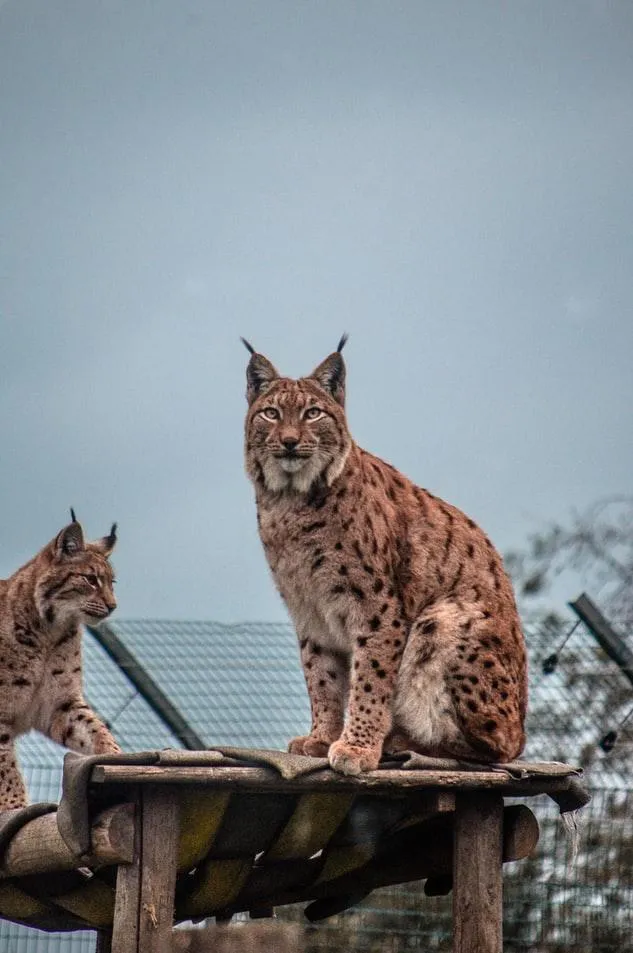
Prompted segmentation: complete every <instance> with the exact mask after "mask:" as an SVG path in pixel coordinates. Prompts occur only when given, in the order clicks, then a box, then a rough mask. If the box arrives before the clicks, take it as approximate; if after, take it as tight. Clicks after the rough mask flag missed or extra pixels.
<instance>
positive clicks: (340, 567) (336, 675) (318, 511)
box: [244, 336, 527, 774]
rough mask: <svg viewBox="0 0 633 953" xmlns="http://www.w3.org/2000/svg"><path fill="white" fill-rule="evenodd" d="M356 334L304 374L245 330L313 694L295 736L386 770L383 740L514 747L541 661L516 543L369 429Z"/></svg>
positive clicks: (440, 746)
mask: <svg viewBox="0 0 633 953" xmlns="http://www.w3.org/2000/svg"><path fill="white" fill-rule="evenodd" d="M345 340H346V337H345V336H344V337H343V338H342V340H341V342H340V344H339V347H338V349H337V351H336V352H335V353H333V354H331V355H330V356H329V357H328V358H326V360H325V361H323V363H322V364H320V365H319V366H318V367H317V368H316V370H315V371H313V373H312V374H311V375H310V376H309V377H303V378H300V379H299V380H293V379H290V378H287V377H281V376H280V375H279V374H278V373H277V371H276V370H275V368H274V367H273V365H272V364H271V363H270V362H269V361H268V360H267V359H266V358H265V357H264V356H263V355H261V354H258V353H256V352H255V351H254V350H253V348H252V347H251V346H250V345H249V344H248V343H247V342H244V343H245V344H246V346H247V348H248V349H249V351H250V352H251V355H252V356H251V359H250V361H249V364H248V369H247V399H248V404H249V407H248V413H247V417H246V469H247V472H248V475H249V477H250V479H251V480H252V482H253V484H254V486H255V493H256V499H257V518H258V524H259V531H260V536H261V539H262V542H263V544H264V549H265V551H266V555H267V557H268V561H269V564H270V568H271V570H272V573H273V576H274V579H275V582H276V583H277V586H278V588H279V591H280V593H281V595H282V597H283V599H284V600H285V602H286V604H287V606H288V609H289V611H290V614H291V616H292V619H293V621H294V624H295V626H296V629H297V634H298V636H299V645H300V649H301V662H302V665H303V670H304V674H305V677H306V682H307V687H308V694H309V696H310V703H311V708H312V728H311V731H310V734H309V735H307V736H306V737H301V738H295V739H294V740H293V741H291V742H290V751H292V752H295V753H300V754H306V755H315V756H324V755H326V754H327V755H328V757H329V760H330V764H331V766H332V767H333V768H335V769H336V770H337V771H342V772H343V773H345V774H358V773H360V772H361V771H367V770H372V769H374V768H375V767H376V766H377V764H378V762H379V759H380V757H381V753H382V751H383V748H384V750H385V752H394V751H397V750H402V749H404V748H409V749H414V750H417V751H419V752H422V753H425V754H429V755H443V756H451V757H458V758H471V759H474V760H479V761H487V762H492V761H508V760H511V759H512V758H515V757H516V756H517V755H518V754H519V753H520V752H521V750H522V748H523V744H524V731H523V722H524V718H525V711H526V703H527V688H526V677H527V676H526V659H525V647H524V642H523V636H522V633H521V628H520V624H519V619H518V615H517V609H516V605H515V601H514V595H513V592H512V586H511V583H510V581H509V579H508V577H507V575H506V573H505V571H504V569H503V565H502V562H501V557H500V556H499V554H498V553H497V551H496V550H495V548H494V546H493V545H492V543H491V542H490V540H489V539H488V538H487V536H486V535H485V534H484V533H483V532H482V531H481V530H480V529H479V527H478V526H477V525H476V524H475V523H474V522H473V521H472V520H471V519H469V518H468V517H467V516H465V515H464V514H463V513H462V512H461V511H460V510H458V509H456V508H455V507H454V506H450V505H449V504H448V503H445V502H444V501H443V500H440V499H439V498H438V497H436V496H433V494H432V493H429V492H428V491H427V490H424V489H421V488H420V487H417V486H415V485H414V484H413V483H411V482H410V481H409V480H408V479H407V478H406V477H404V476H403V475H402V474H400V473H399V472H398V471H397V470H394V468H393V467H391V466H390V465H389V464H388V463H385V462H384V461H382V460H380V459H378V458H377V457H374V456H372V454H370V453H367V452H366V451H365V450H361V448H360V447H358V446H357V445H356V444H355V443H354V441H353V439H352V437H351V436H350V433H349V430H348V427H347V421H346V418H345V410H344V403H345V364H344V362H343V358H342V356H341V353H340V352H341V350H342V348H343V345H344V344H345Z"/></svg>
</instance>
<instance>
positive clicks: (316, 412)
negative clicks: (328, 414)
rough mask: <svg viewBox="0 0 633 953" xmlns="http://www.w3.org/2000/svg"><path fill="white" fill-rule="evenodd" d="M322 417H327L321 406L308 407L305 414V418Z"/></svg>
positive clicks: (315, 418) (316, 418) (314, 418)
mask: <svg viewBox="0 0 633 953" xmlns="http://www.w3.org/2000/svg"><path fill="white" fill-rule="evenodd" d="M320 417H325V414H324V413H323V411H322V410H321V408H320V407H308V409H307V410H306V412H305V414H304V415H303V418H304V420H318V419H319V418H320Z"/></svg>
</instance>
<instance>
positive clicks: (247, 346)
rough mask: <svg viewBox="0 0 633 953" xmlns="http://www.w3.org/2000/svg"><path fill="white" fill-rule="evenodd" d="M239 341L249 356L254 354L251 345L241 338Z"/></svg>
mask: <svg viewBox="0 0 633 953" xmlns="http://www.w3.org/2000/svg"><path fill="white" fill-rule="evenodd" d="M240 341H241V342H242V344H243V345H244V347H245V348H246V350H247V351H248V353H249V354H255V348H254V347H253V345H252V344H249V342H248V341H247V340H246V338H242V337H241V338H240Z"/></svg>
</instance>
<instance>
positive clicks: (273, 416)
mask: <svg viewBox="0 0 633 953" xmlns="http://www.w3.org/2000/svg"><path fill="white" fill-rule="evenodd" d="M260 414H261V415H262V417H263V418H264V420H279V418H280V416H281V414H280V413H279V411H278V410H277V408H276V407H264V409H263V410H261V411H260Z"/></svg>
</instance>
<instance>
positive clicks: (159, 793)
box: [112, 785, 179, 953]
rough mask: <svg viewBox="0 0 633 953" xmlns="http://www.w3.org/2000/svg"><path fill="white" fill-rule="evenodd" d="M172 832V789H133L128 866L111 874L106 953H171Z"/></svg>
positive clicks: (176, 820)
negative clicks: (113, 897)
mask: <svg viewBox="0 0 633 953" xmlns="http://www.w3.org/2000/svg"><path fill="white" fill-rule="evenodd" d="M178 827H179V816H178V799H177V792H176V790H174V788H172V787H169V786H163V785H148V786H147V787H145V788H141V789H139V801H138V810H137V816H136V824H135V843H134V860H133V862H132V863H131V864H130V865H129V866H120V867H119V869H118V873H117V887H116V901H115V909H114V927H113V932H112V953H171V950H172V928H173V919H174V892H175V889H176V862H177V854H178V833H179V831H178Z"/></svg>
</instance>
